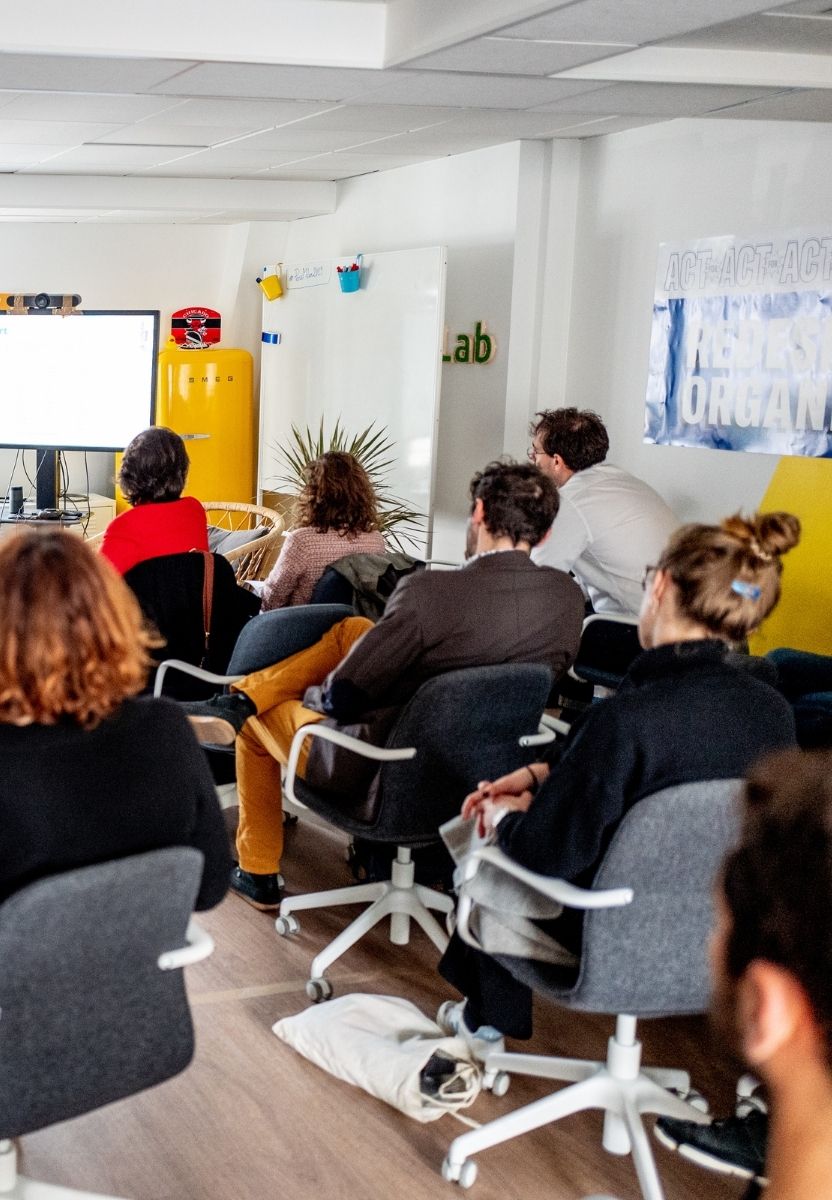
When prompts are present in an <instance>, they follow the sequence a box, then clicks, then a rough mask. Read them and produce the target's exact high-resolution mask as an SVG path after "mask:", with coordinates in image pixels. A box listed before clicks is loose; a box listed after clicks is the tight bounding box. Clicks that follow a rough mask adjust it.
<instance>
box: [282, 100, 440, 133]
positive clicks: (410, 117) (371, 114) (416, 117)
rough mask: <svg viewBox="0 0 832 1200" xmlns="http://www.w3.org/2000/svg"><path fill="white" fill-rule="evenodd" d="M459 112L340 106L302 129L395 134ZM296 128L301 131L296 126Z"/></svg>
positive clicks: (397, 106) (395, 106) (400, 106)
mask: <svg viewBox="0 0 832 1200" xmlns="http://www.w3.org/2000/svg"><path fill="white" fill-rule="evenodd" d="M459 111H460V110H459V109H458V108H439V107H438V106H437V107H433V106H430V105H417V104H373V105H369V104H363V105H353V104H339V105H338V106H337V107H334V108H329V109H326V110H325V111H323V112H321V113H319V114H318V115H317V116H313V117H309V118H307V119H306V120H304V121H303V123H302V127H303V128H305V129H336V130H338V129H345V130H353V131H355V130H358V131H359V132H363V131H365V130H373V131H376V132H378V133H397V132H399V131H402V130H406V129H422V128H424V127H425V126H427V125H437V124H439V123H440V122H442V121H448V120H450V118H451V117H454V116H456V115H457V114H458V113H459ZM298 128H301V126H300V125H299V126H298Z"/></svg>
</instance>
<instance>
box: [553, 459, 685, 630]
mask: <svg viewBox="0 0 832 1200" xmlns="http://www.w3.org/2000/svg"><path fill="white" fill-rule="evenodd" d="M558 495H559V497H560V508H559V510H558V515H557V517H556V518H555V520H554V522H553V524H552V529H551V532H550V533H549V536H548V537H547V538H546V540H545V542H542V543H541V544H540V545H539V546H535V548H534V549H533V550H532V560H533V561H534V562H536V563H537V564H538V566H544V567H557V568H559V569H560V570H561V571H572V572H573V573H574V575H575V578H576V579H577V580H578V583H580V585H581V587H582V588H583V589H584V591H585V593H586V594H587V595H588V596H589V598H590V600H591V601H592V606H593V608H594V609H595V611H596V612H614V613H630V614H632V615H633V616H635V615H637V614H638V610H639V608H640V606H641V594H642V589H641V582H642V577H643V575H644V568H645V567H647V566H652V565H654V564H655V563H656V562H657V561H658V558H659V555H660V554H661V551H662V550H663V549H664V546H665V544H666V542H667V539H668V538H669V536H670V534H671V533H672V532H673V530H674V529H676V528H677V527H678V525H679V522H678V520H677V519H676V516H675V515H674V513H673V512H671V510H670V509H669V508H668V506H667V505H666V504H665V502H664V500H662V498H661V496H660V495H659V494H658V492H654V491H653V489H652V488H651V487H649V486H648V485H647V484H646V483H644V482H643V480H641V479H636V477H635V476H634V475H630V474H628V472H627V471H622V470H621V468H620V467H615V466H613V464H612V463H606V462H605V463H597V464H596V465H595V466H594V467H588V468H587V469H586V470H585V471H576V472H575V474H574V475H572V476H571V477H570V478H569V479H568V480H567V481H566V483H565V484H563V486H562V487H560V488H559V489H558Z"/></svg>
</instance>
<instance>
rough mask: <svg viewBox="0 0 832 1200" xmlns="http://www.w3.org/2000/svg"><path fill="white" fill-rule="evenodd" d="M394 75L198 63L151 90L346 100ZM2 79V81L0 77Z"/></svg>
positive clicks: (330, 69)
mask: <svg viewBox="0 0 832 1200" xmlns="http://www.w3.org/2000/svg"><path fill="white" fill-rule="evenodd" d="M398 75H399V72H397V71H385V72H384V73H383V74H382V73H381V72H380V71H370V70H367V69H366V68H355V69H354V70H349V69H346V68H336V67H279V66H269V65H266V64H264V63H200V64H199V65H197V66H193V67H191V69H190V70H187V71H183V72H182V74H181V75H178V76H177V78H176V79H173V80H171V81H170V82H169V83H167V84H165V86H164V87H161V86H160V87H158V88H156V89H153V88H151V90H156V91H164V92H165V93H166V94H167V95H169V96H170V95H185V96H241V97H249V98H252V99H256V98H258V97H265V98H268V99H279V100H348V99H349V98H350V97H351V96H356V95H357V94H358V93H364V92H370V91H371V90H372V89H373V88H375V87H378V86H379V84H381V83H382V82H383V81H384V80H385V79H389V78H390V77H391V76H393V77H394V78H395V77H397V76H398ZM0 78H1V77H0Z"/></svg>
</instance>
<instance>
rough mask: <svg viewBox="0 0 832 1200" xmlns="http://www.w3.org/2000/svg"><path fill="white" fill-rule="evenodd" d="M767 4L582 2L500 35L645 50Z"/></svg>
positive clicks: (755, 0)
mask: <svg viewBox="0 0 832 1200" xmlns="http://www.w3.org/2000/svg"><path fill="white" fill-rule="evenodd" d="M770 7H772V6H771V5H770V4H766V3H765V2H764V0H763V2H761V0H695V3H693V2H692V0H672V2H670V3H668V2H667V0H663V2H661V3H656V0H579V2H578V3H577V4H569V5H567V6H566V7H565V8H559V9H557V10H556V11H555V12H551V13H547V14H546V15H545V16H542V17H534V18H533V19H532V20H530V21H521V22H519V23H518V24H515V25H509V26H507V27H506V28H504V29H501V30H499V33H500V34H501V35H503V36H506V37H520V38H554V39H555V40H557V41H567V42H572V41H591V42H600V41H604V42H629V43H630V44H635V45H644V44H646V43H649V42H657V41H660V40H661V39H663V38H667V37H671V36H673V35H674V34H679V33H686V32H687V31H688V30H690V29H698V28H700V27H701V26H703V25H713V24H714V23H715V22H717V21H728V20H730V19H731V18H732V17H740V16H746V15H747V14H748V13H754V12H762V11H763V9H766V8H770Z"/></svg>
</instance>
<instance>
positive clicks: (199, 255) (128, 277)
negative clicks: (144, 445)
mask: <svg viewBox="0 0 832 1200" xmlns="http://www.w3.org/2000/svg"><path fill="white" fill-rule="evenodd" d="M286 230H287V226H286V225H285V224H283V223H260V224H256V223H253V224H251V225H248V224H242V225H236V226H232V225H107V224H93V223H90V224H60V225H57V224H56V225H52V224H46V223H37V224H23V223H21V224H0V261H2V263H3V278H2V285H1V286H0V290H2V291H4V292H7V293H12V292H18V291H25V292H33V291H38V292H40V291H46V292H60V293H64V292H76V293H79V294H80V295H81V297H82V305H81V306H82V308H83V307H86V308H158V309H160V310H161V313H162V326H161V332H160V338H161V341H162V343H163V344H164V342H165V340H166V339H167V337H168V335H169V334H170V314H171V313H172V312H175V311H176V309H178V308H182V307H184V306H186V305H191V304H206V305H208V306H209V307H210V308H215V309H217V310H218V311H219V312H220V313H221V314H222V317H223V328H222V342H221V345H223V346H227V347H232V346H242V347H244V348H245V349H247V350H249V351H251V352H252V353H253V354H254V355H255V364H256V365H258V364H259V361H260V355H259V349H260V309H261V299H262V296H261V292H260V289H259V288H258V287H257V285H256V283H255V277H256V275H257V274H258V273H259V268H260V267H261V266H262V265H264V263H266V262H269V261H274V260H275V259H280V258H282V257H283V249H284V246H285V241H286ZM20 319H21V320H24V319H26V318H22V317H21V318H20ZM36 319H38V320H42V319H44V318H36ZM56 319H57V318H56ZM257 392H258V389H257V387H256V384H255V395H257ZM114 402H117V397H114ZM0 440H2V430H0ZM88 457H89V463H90V487H91V489H92V490H93V491H97V492H103V493H105V494H107V493H108V494H110V495H112V494H113V493H112V483H113V479H112V473H113V472H112V461H113V460H112V455H103V454H96V455H92V454H91V455H89V456H88ZM69 458H70V470H71V479H70V486H71V489H72V490H74V491H85V490H86V482H85V477H84V470H83V455H80V454H74V455H70V456H69ZM26 459H27V466H28V469H29V474H30V475H31V476H32V477H34V452H33V451H30V452H28V453H27V455H26ZM13 461H14V452H13V451H0V495H5V494H6V485H7V483H9V473H10V471H11V467H12V463H13ZM11 482H14V483H20V484H23V485H26V480H25V476H24V474H23V471H22V470H21V469H20V467H18V470H17V471H16V472H15V475H14V479H13V480H12V481H11ZM27 491H28V487H27Z"/></svg>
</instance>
